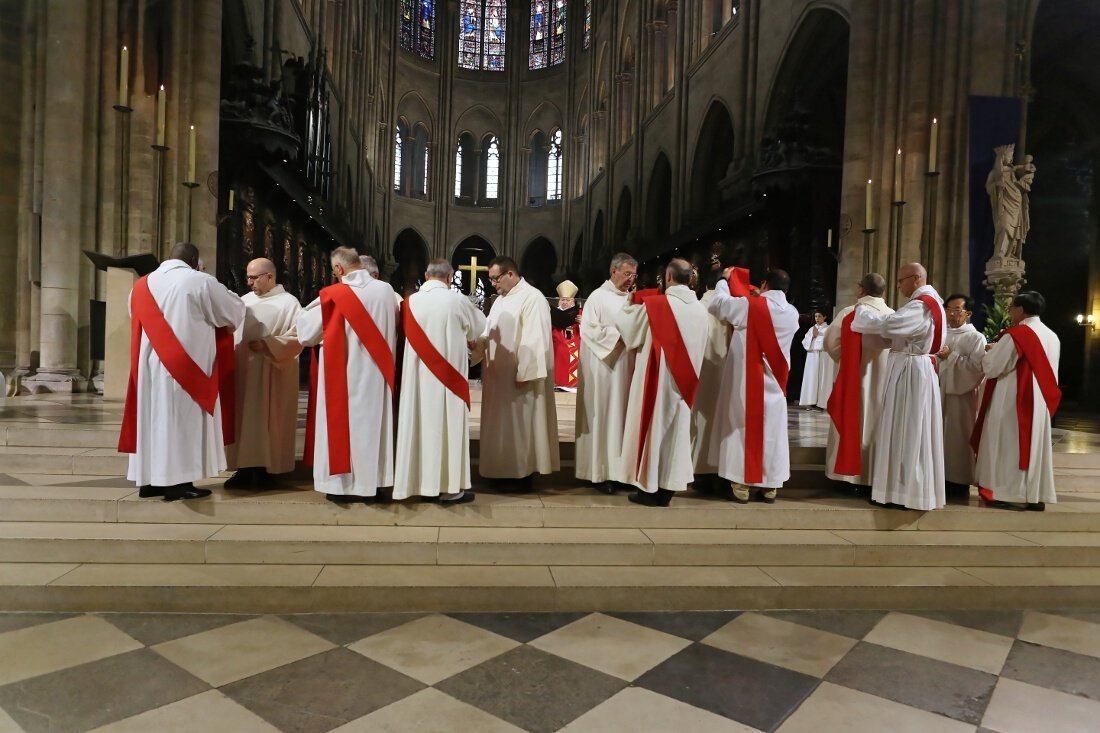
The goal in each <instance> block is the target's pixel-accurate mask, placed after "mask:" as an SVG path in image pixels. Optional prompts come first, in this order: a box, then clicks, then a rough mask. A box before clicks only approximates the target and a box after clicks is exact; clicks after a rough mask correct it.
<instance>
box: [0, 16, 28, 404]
mask: <svg viewBox="0 0 1100 733" xmlns="http://www.w3.org/2000/svg"><path fill="white" fill-rule="evenodd" d="M25 9H26V3H25V2H23V0H2V1H0V88H3V89H5V90H8V94H7V103H6V104H5V105H3V107H0V179H2V180H4V181H6V182H7V183H8V184H10V185H5V186H3V187H2V188H0V261H3V262H7V263H9V266H8V267H5V268H2V269H0V292H4V293H7V294H8V295H7V297H4V298H0V383H2V382H3V381H4V377H6V376H9V375H11V373H12V371H13V370H14V368H15V365H16V358H15V351H16V329H17V321H16V315H17V299H16V298H14V297H12V295H13V294H14V293H16V292H17V291H16V288H17V285H16V283H17V282H18V281H19V279H20V272H19V270H18V268H16V267H12V266H10V263H15V262H16V260H17V258H18V256H19V189H20V185H19V183H20V182H21V174H22V166H21V161H20V152H21V150H20V141H21V136H20V128H21V123H22V112H23V105H22V101H23V60H24V50H25V48H24V36H23V14H24V10H25Z"/></svg>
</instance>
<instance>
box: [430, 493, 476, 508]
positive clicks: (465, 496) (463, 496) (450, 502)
mask: <svg viewBox="0 0 1100 733" xmlns="http://www.w3.org/2000/svg"><path fill="white" fill-rule="evenodd" d="M475 498H476V496H475V495H474V492H472V491H469V490H465V491H462V492H459V494H458V496H457V497H456V498H454V499H444V498H442V497H440V499H439V503H440V504H442V505H443V506H454V505H455V504H469V503H470V502H471V501H473V500H474V499H475Z"/></svg>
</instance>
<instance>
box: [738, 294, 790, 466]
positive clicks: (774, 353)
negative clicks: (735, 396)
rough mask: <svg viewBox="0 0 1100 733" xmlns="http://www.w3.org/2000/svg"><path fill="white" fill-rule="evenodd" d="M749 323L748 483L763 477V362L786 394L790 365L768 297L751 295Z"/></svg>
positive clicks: (746, 453)
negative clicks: (781, 345)
mask: <svg viewBox="0 0 1100 733" xmlns="http://www.w3.org/2000/svg"><path fill="white" fill-rule="evenodd" d="M748 304H749V318H748V321H749V324H748V328H747V330H746V332H745V476H744V479H745V483H746V484H758V483H760V482H761V481H763V480H764V361H765V360H767V362H768V366H769V367H771V370H772V375H773V376H774V377H775V381H776V382H778V383H779V388H780V389H781V390H783V394H784V396H786V394H787V377H788V376H789V374H790V364H788V363H787V359H786V357H785V356H783V349H781V348H780V347H779V339H778V338H776V336H775V326H774V324H772V314H771V311H770V310H769V309H768V299H767V298H765V297H763V296H760V295H750V296H749V298H748Z"/></svg>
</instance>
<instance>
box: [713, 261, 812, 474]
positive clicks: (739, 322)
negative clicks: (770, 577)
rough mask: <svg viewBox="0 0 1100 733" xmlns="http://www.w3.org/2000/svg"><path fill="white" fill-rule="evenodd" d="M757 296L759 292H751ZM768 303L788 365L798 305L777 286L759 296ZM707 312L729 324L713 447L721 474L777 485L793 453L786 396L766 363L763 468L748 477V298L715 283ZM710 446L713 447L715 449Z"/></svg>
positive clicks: (777, 338)
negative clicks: (730, 330)
mask: <svg viewBox="0 0 1100 733" xmlns="http://www.w3.org/2000/svg"><path fill="white" fill-rule="evenodd" d="M753 297H757V296H753ZM759 297H762V298H764V299H765V300H766V301H767V306H768V312H769V313H770V314H771V319H772V327H773V329H774V331H775V334H774V335H775V338H776V340H777V341H778V343H779V348H780V350H781V351H782V354H783V357H784V358H785V359H786V361H787V364H788V365H789V364H790V359H791V342H792V341H794V336H795V333H797V332H798V309H796V308H795V307H794V306H793V305H791V304H790V303H788V302H787V296H786V294H784V293H783V292H782V291H779V290H768V291H766V292H765V293H764V294H763V295H761V296H759ZM707 310H708V311H710V313H711V314H712V315H714V316H716V317H717V318H719V319H721V320H722V321H723V322H724V323H728V324H729V325H731V326H733V329H734V334H733V338H732V339H731V341H730V350H729V355H728V356H727V358H726V370H725V373H724V374H723V375H722V386H721V388H720V390H719V397H718V423H717V430H716V431H715V434H714V440H715V444H716V448H717V458H718V469H719V470H718V473H719V475H720V476H722V478H724V479H726V480H728V481H733V482H735V483H739V484H745V485H748V486H758V487H762V488H769V489H777V488H779V487H781V486H782V485H783V483H784V482H785V481H786V480H787V479H789V478H790V476H791V451H790V443H789V442H788V439H787V396H786V394H784V392H783V389H782V387H781V386H780V385H779V382H778V381H777V380H776V378H775V374H774V373H773V371H772V367H771V366H770V365H769V363H768V362H767V361H766V360H765V362H764V405H763V415H764V426H763V436H754V438H762V441H763V446H764V447H763V460H762V466H763V471H762V474H761V476H760V480H759V481H746V480H745V479H746V472H745V462H746V460H745V459H746V446H745V444H746V438H747V437H748V432H749V430H755V429H756V428H755V427H753V426H749V425H747V421H746V395H745V392H746V381H745V369H746V364H747V362H748V360H749V358H750V355H749V353H748V341H747V328H748V323H749V302H748V298H744V297H733V296H731V295H730V291H729V285H728V283H727V282H726V281H725V280H722V281H719V283H718V285H717V286H716V287H715V289H714V298H713V300H711V301H710V305H709V306H707ZM715 444H712V450H715Z"/></svg>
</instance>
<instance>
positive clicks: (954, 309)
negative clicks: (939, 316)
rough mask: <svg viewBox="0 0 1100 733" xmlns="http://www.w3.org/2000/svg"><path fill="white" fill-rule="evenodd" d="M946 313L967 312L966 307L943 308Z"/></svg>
mask: <svg viewBox="0 0 1100 733" xmlns="http://www.w3.org/2000/svg"><path fill="white" fill-rule="evenodd" d="M944 310H946V311H947V312H948V313H969V312H970V311H968V310H967V309H966V308H945V309H944Z"/></svg>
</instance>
